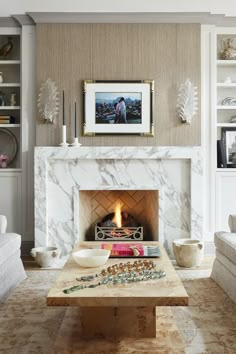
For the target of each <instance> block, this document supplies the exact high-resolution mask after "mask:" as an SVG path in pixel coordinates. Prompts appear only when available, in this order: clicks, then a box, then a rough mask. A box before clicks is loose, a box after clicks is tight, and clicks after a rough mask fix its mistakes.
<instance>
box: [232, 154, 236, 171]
mask: <svg viewBox="0 0 236 354" xmlns="http://www.w3.org/2000/svg"><path fill="white" fill-rule="evenodd" d="M232 167H233V168H235V167H236V152H233V153H232Z"/></svg>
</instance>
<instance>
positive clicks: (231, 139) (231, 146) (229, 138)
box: [222, 128, 236, 167]
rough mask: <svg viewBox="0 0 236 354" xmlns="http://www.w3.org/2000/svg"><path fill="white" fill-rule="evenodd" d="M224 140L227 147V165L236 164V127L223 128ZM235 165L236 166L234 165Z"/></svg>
mask: <svg viewBox="0 0 236 354" xmlns="http://www.w3.org/2000/svg"><path fill="white" fill-rule="evenodd" d="M222 140H223V145H224V149H225V158H226V164H227V167H235V165H236V128H222ZM232 165H234V166H232Z"/></svg>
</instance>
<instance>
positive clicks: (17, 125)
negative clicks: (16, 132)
mask: <svg viewBox="0 0 236 354" xmlns="http://www.w3.org/2000/svg"><path fill="white" fill-rule="evenodd" d="M0 128H20V124H0Z"/></svg>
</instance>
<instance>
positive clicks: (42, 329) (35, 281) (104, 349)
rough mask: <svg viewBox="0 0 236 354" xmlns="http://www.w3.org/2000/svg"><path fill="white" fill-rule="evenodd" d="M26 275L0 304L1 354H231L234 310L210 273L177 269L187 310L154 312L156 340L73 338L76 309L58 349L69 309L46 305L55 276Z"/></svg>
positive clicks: (235, 343)
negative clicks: (59, 337) (156, 328)
mask: <svg viewBox="0 0 236 354" xmlns="http://www.w3.org/2000/svg"><path fill="white" fill-rule="evenodd" d="M27 274H28V278H27V279H26V280H24V281H23V282H22V283H21V284H20V285H19V286H18V288H17V289H16V290H15V291H14V293H13V294H12V295H11V296H10V297H9V298H8V300H7V301H6V302H5V303H4V304H0V353H4V354H28V353H32V354H52V353H55V350H54V349H55V343H56V342H57V346H56V348H57V349H56V353H57V354H60V353H64V354H66V353H83V354H115V353H120V354H131V353H132V354H138V353H142V354H143V353H146V354H149V353H150V354H151V353H176V354H181V353H189V354H190V353H212V354H216V353H220V354H236V305H235V304H233V302H232V301H231V300H230V299H229V298H228V296H227V295H226V294H225V293H224V292H223V290H222V289H221V288H220V287H219V286H218V285H217V284H216V283H215V282H214V281H213V280H211V279H210V278H209V276H210V271H209V270H178V274H179V276H180V277H181V279H182V281H183V284H184V286H185V288H186V290H187V292H188V294H189V296H190V306H188V307H176V308H173V307H172V308H170V307H168V308H167V307H165V308H164V307H163V308H159V309H158V316H157V323H158V327H159V330H158V335H157V340H156V339H154V340H152V339H145V340H139V339H138V340H131V339H122V340H115V339H114V338H108V339H101V338H100V339H99V338H96V339H94V340H90V341H85V340H81V339H80V338H79V337H77V338H74V333H75V332H76V331H77V329H78V328H79V323H78V325H77V323H76V316H77V314H76V311H78V310H77V309H73V308H70V309H68V310H69V311H70V313H69V314H70V319H71V320H70V321H68V323H66V331H65V336H66V338H65V341H64V344H62V346H61V347H58V340H57V336H58V333H59V331H60V327H61V324H62V320H63V318H64V316H65V314H66V311H68V310H67V309H65V308H58V307H47V306H46V304H45V299H46V295H47V293H48V290H49V288H50V287H51V285H52V284H53V282H54V281H55V278H56V277H57V275H58V271H55V270H50V271H45V270H35V271H28V272H27ZM73 314H74V315H73ZM67 315H68V312H67ZM73 316H74V317H73ZM64 325H65V321H64ZM71 326H72V328H71ZM77 326H78V327H77ZM76 327H77V328H76ZM76 333H78V331H77V332H76ZM66 343H67V344H66ZM66 345H67V347H66Z"/></svg>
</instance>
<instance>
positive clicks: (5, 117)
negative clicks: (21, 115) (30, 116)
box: [0, 115, 11, 119]
mask: <svg viewBox="0 0 236 354" xmlns="http://www.w3.org/2000/svg"><path fill="white" fill-rule="evenodd" d="M0 119H11V116H1V115H0Z"/></svg>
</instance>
